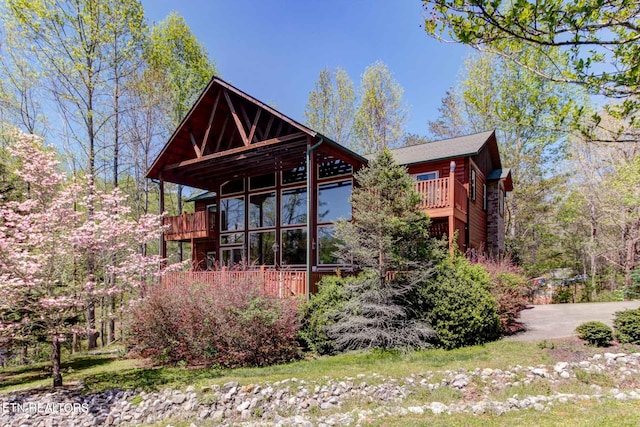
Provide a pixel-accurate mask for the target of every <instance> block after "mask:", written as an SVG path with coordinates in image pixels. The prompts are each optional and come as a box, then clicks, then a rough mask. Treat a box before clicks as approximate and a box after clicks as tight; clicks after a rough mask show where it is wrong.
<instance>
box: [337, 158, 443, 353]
mask: <svg viewBox="0 0 640 427" xmlns="http://www.w3.org/2000/svg"><path fill="white" fill-rule="evenodd" d="M355 178H356V181H357V183H358V185H357V186H356V187H355V188H354V190H353V193H352V195H351V205H352V208H353V221H352V222H348V221H344V220H343V221H340V222H338V223H337V224H336V233H335V235H336V237H337V240H338V241H339V242H340V243H338V245H337V246H338V250H337V253H336V255H337V256H338V258H339V260H340V261H341V262H343V263H345V264H352V265H353V266H354V268H355V269H356V271H357V272H359V274H358V275H357V277H355V278H354V279H353V280H351V281H349V284H348V286H347V287H346V289H345V290H346V293H347V295H348V299H347V300H346V301H345V303H344V307H343V310H342V311H341V312H339V313H338V317H337V318H336V322H335V323H334V324H333V325H332V326H331V327H330V328H329V329H328V332H329V336H331V337H332V338H334V344H335V345H336V349H337V350H339V351H340V350H349V349H360V348H394V347H423V346H425V345H426V344H427V340H426V339H427V338H428V336H429V335H431V333H432V331H431V329H430V328H429V326H428V325H427V324H426V323H425V322H423V321H422V319H419V318H418V317H417V316H416V313H415V309H414V307H413V305H415V300H414V296H415V293H416V290H417V286H418V283H419V282H421V281H422V280H424V279H425V278H426V277H427V276H429V274H430V263H431V259H432V257H433V255H434V254H435V253H436V252H438V250H439V249H438V248H436V245H435V243H434V241H433V240H432V239H431V238H430V237H429V223H430V221H429V218H427V216H426V215H425V214H424V213H423V212H421V211H420V209H419V208H418V206H419V203H420V197H419V195H418V194H417V193H416V192H415V189H414V181H413V179H412V178H411V177H410V176H409V175H408V173H407V171H406V169H405V168H404V167H402V166H400V165H398V164H397V163H396V162H395V161H394V159H393V157H392V154H391V152H390V151H389V150H388V149H387V148H383V149H382V151H380V153H378V155H377V156H376V157H375V158H374V159H373V160H372V161H371V162H370V163H369V165H368V167H366V168H363V169H362V170H360V171H359V172H358V173H356V174H355Z"/></svg>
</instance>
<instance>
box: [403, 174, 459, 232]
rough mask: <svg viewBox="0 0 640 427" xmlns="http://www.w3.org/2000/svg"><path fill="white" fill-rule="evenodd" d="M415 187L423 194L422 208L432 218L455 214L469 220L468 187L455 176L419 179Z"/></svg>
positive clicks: (454, 215)
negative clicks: (427, 179)
mask: <svg viewBox="0 0 640 427" xmlns="http://www.w3.org/2000/svg"><path fill="white" fill-rule="evenodd" d="M415 188H416V191H417V192H418V193H419V194H420V195H421V196H422V201H421V203H420V209H422V210H424V211H426V213H427V214H428V215H429V216H430V217H431V218H443V217H450V216H453V217H456V218H458V219H460V220H462V221H464V222H466V221H467V199H468V195H467V189H466V188H465V186H464V184H462V183H461V182H460V181H458V180H456V179H455V178H454V176H449V177H447V178H438V179H432V180H429V181H418V182H416V184H415Z"/></svg>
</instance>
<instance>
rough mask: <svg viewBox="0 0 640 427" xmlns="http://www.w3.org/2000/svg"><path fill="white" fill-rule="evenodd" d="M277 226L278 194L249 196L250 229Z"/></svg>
mask: <svg viewBox="0 0 640 427" xmlns="http://www.w3.org/2000/svg"><path fill="white" fill-rule="evenodd" d="M275 226H276V193H275V192H274V193H262V194H252V195H251V196H249V228H263V227H275Z"/></svg>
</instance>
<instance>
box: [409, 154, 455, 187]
mask: <svg viewBox="0 0 640 427" xmlns="http://www.w3.org/2000/svg"><path fill="white" fill-rule="evenodd" d="M451 160H454V161H455V162H456V179H457V180H458V181H460V182H463V183H464V182H466V181H465V180H464V157H459V158H456V159H448V160H437V161H435V162H429V163H421V164H418V165H410V166H409V167H408V169H409V173H410V174H411V175H414V174H417V173H424V172H433V171H438V173H439V174H440V176H439V177H438V178H446V177H448V176H449V168H450V164H451Z"/></svg>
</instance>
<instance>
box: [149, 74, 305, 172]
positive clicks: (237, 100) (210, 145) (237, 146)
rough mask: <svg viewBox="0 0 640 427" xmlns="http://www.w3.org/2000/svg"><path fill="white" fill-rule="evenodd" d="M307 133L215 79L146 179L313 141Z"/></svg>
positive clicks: (288, 119) (295, 124) (299, 126)
mask: <svg viewBox="0 0 640 427" xmlns="http://www.w3.org/2000/svg"><path fill="white" fill-rule="evenodd" d="M315 135H316V133H315V132H314V131H312V130H311V129H308V128H307V127H305V126H303V125H301V124H300V123H297V122H296V121H294V120H292V119H290V118H288V117H286V116H284V115H283V114H281V113H279V112H278V111H276V110H274V109H273V108H271V107H269V106H267V105H265V104H263V103H262V102H260V101H258V100H256V99H255V98H252V97H250V96H249V95H247V94H245V93H244V92H242V91H240V90H238V89H236V88H235V87H233V86H231V85H229V84H228V83H226V82H224V81H223V80H221V79H218V78H217V77H214V78H213V79H212V80H211V82H210V83H209V85H208V86H207V88H206V89H205V91H204V92H203V94H202V95H201V97H200V98H199V99H198V101H197V102H196V103H195V104H194V106H193V107H192V109H191V111H190V112H189V113H188V114H187V116H186V117H185V119H184V120H183V121H182V123H181V124H180V126H179V127H178V129H177V130H176V131H175V132H174V134H173V135H172V136H171V138H170V140H169V142H168V143H167V144H166V145H165V147H164V148H163V150H162V152H161V153H160V154H159V156H158V158H157V159H156V161H155V162H154V164H153V165H152V166H151V168H150V169H149V172H148V174H147V176H148V177H150V178H157V177H158V176H159V174H160V171H161V170H167V169H176V168H178V167H180V166H182V165H187V164H195V163H198V160H202V161H207V160H209V159H212V158H216V157H221V156H217V154H221V155H222V154H223V153H226V154H230V155H233V154H237V153H238V152H242V151H245V150H246V151H251V150H253V149H256V148H259V147H265V146H267V145H271V144H277V143H282V142H285V141H291V140H293V139H298V138H300V139H305V138H306V137H307V136H310V137H315Z"/></svg>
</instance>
